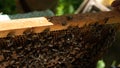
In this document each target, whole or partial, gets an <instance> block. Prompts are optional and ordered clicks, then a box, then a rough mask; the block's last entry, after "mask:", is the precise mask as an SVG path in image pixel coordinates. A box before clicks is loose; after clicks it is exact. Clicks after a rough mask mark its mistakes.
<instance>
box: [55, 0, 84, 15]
mask: <svg viewBox="0 0 120 68" xmlns="http://www.w3.org/2000/svg"><path fill="white" fill-rule="evenodd" d="M82 1H83V0H59V2H58V6H57V12H56V15H63V14H72V13H74V12H75V10H76V9H77V8H78V6H79V5H80V4H81V3H82Z"/></svg>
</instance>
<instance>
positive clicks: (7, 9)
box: [0, 0, 16, 14]
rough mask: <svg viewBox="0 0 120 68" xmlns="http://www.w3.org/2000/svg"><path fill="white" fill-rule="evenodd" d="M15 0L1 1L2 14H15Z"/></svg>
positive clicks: (0, 9) (0, 10)
mask: <svg viewBox="0 0 120 68" xmlns="http://www.w3.org/2000/svg"><path fill="white" fill-rule="evenodd" d="M15 8H16V6H15V0H0V12H3V13H4V14H15V13H16V10H15Z"/></svg>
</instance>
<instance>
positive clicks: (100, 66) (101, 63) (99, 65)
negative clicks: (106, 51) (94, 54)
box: [96, 60, 105, 68]
mask: <svg viewBox="0 0 120 68" xmlns="http://www.w3.org/2000/svg"><path fill="white" fill-rule="evenodd" d="M96 68H105V63H104V61H103V60H99V61H98V63H97V67H96Z"/></svg>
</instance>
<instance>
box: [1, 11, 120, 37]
mask: <svg viewBox="0 0 120 68" xmlns="http://www.w3.org/2000/svg"><path fill="white" fill-rule="evenodd" d="M106 19H108V20H107V23H119V22H120V12H118V11H109V12H99V13H86V14H76V15H69V16H53V17H37V18H24V19H14V20H8V21H0V38H1V37H6V36H7V34H9V33H10V32H14V34H15V35H22V34H23V32H24V31H25V30H27V29H32V30H33V31H34V32H35V33H40V32H42V31H43V30H45V29H46V28H50V31H56V30H63V29H66V28H67V27H68V26H79V27H82V26H84V25H85V24H91V23H95V22H100V23H105V20H106ZM64 24H66V25H64Z"/></svg>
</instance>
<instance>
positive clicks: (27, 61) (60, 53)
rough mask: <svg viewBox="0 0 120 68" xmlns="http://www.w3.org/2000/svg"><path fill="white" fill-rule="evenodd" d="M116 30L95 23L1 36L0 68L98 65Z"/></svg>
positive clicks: (87, 67)
mask: <svg viewBox="0 0 120 68" xmlns="http://www.w3.org/2000/svg"><path fill="white" fill-rule="evenodd" d="M115 32H116V31H115V27H113V25H111V24H104V25H102V24H101V25H100V24H93V25H88V26H84V27H82V28H79V27H78V26H70V27H68V28H67V29H65V30H60V31H50V30H49V28H48V29H45V30H44V31H43V32H42V33H32V32H31V33H24V35H21V36H10V37H5V38H0V68H1V67H2V68H95V67H96V62H97V61H98V60H99V59H100V58H101V56H102V55H103V53H104V52H105V51H106V49H107V48H108V47H109V46H110V44H111V43H112V42H113V39H114V37H115Z"/></svg>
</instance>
